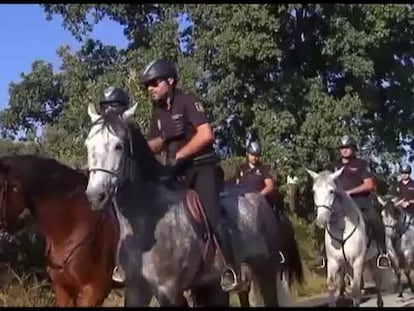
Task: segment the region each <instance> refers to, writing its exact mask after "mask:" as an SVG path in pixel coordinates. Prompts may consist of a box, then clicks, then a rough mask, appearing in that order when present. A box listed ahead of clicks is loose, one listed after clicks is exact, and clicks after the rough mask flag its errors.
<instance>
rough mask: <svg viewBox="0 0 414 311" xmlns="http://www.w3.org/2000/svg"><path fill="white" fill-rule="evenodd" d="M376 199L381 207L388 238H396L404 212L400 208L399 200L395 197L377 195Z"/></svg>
mask: <svg viewBox="0 0 414 311" xmlns="http://www.w3.org/2000/svg"><path fill="white" fill-rule="evenodd" d="M376 199H377V201H378V203H379V205H380V207H381V218H382V222H383V223H384V226H385V233H386V234H387V236H394V235H395V234H396V231H397V228H398V224H399V221H400V218H401V212H402V211H401V208H400V207H399V206H398V198H397V197H396V196H393V195H385V196H381V195H376Z"/></svg>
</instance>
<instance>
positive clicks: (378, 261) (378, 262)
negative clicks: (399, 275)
mask: <svg viewBox="0 0 414 311" xmlns="http://www.w3.org/2000/svg"><path fill="white" fill-rule="evenodd" d="M383 258H385V259H386V260H387V267H382V266H381V265H380V261H381V259H383ZM390 267H391V261H390V259H389V257H388V255H387V254H380V255H379V256H378V257H377V268H378V269H383V270H386V269H389V268H390Z"/></svg>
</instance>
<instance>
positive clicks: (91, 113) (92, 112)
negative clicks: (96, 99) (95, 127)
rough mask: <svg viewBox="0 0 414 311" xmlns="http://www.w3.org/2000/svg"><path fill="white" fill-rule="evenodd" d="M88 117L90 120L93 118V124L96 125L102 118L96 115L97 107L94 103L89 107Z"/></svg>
mask: <svg viewBox="0 0 414 311" xmlns="http://www.w3.org/2000/svg"><path fill="white" fill-rule="evenodd" d="M88 115H89V118H91V121H92V123H95V122H96V120H98V119H99V118H100V115H99V114H97V113H96V110H95V105H94V104H93V103H90V104H89V105H88Z"/></svg>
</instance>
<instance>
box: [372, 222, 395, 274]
mask: <svg viewBox="0 0 414 311" xmlns="http://www.w3.org/2000/svg"><path fill="white" fill-rule="evenodd" d="M381 225H382V224H381ZM376 237H377V239H376V240H377V243H378V250H379V252H380V253H379V255H378V257H377V267H378V268H380V269H389V268H390V267H391V260H390V258H389V256H388V252H387V247H386V243H385V230H384V228H383V227H382V226H380V224H378V226H377V234H376Z"/></svg>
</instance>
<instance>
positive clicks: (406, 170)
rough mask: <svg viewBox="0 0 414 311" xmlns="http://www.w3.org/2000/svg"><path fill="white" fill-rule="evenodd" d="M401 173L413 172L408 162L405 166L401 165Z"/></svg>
mask: <svg viewBox="0 0 414 311" xmlns="http://www.w3.org/2000/svg"><path fill="white" fill-rule="evenodd" d="M400 173H401V174H411V166H409V165H408V164H404V165H403V166H401V169H400Z"/></svg>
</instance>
